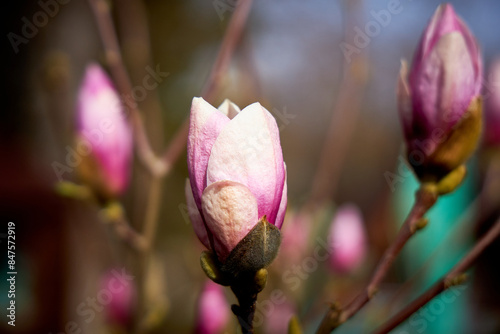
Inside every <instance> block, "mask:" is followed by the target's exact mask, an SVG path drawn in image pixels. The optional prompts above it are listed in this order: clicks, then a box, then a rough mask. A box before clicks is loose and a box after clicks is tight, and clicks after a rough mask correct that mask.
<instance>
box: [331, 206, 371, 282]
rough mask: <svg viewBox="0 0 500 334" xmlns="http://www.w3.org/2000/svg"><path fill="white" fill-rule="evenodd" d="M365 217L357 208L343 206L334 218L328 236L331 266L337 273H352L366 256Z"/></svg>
mask: <svg viewBox="0 0 500 334" xmlns="http://www.w3.org/2000/svg"><path fill="white" fill-rule="evenodd" d="M363 224H364V223H363V216H362V214H361V211H360V210H359V209H358V207H357V206H355V205H352V204H345V205H342V206H341V207H339V208H338V209H337V212H336V213H335V216H334V217H333V220H332V224H331V225H330V231H329V234H328V237H329V240H328V241H329V244H330V250H331V256H330V264H331V266H332V268H333V269H334V270H335V271H339V272H350V271H352V270H354V269H356V268H357V267H358V266H359V265H360V264H361V262H362V261H363V260H364V258H365V256H366V251H367V250H366V232H365V227H364V225H363Z"/></svg>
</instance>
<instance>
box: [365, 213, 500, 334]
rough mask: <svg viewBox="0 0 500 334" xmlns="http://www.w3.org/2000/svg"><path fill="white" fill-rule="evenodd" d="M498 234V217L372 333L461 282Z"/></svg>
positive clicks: (391, 326) (385, 330)
mask: <svg viewBox="0 0 500 334" xmlns="http://www.w3.org/2000/svg"><path fill="white" fill-rule="evenodd" d="M499 236H500V219H498V220H497V221H496V223H495V225H493V227H491V228H490V230H489V231H488V232H487V233H486V234H485V235H484V236H483V237H482V238H481V239H480V240H479V241H478V242H477V243H476V245H475V246H474V247H473V248H472V249H471V250H470V251H469V253H467V254H466V255H465V256H464V257H463V258H462V259H461V260H460V262H459V263H458V264H457V265H455V267H453V269H451V271H449V272H448V274H446V275H445V276H444V277H443V278H442V279H441V280H439V281H438V282H437V283H436V284H434V285H433V286H432V287H430V288H429V289H428V290H427V291H425V292H424V293H423V294H422V295H420V297H418V298H417V299H415V300H414V301H413V302H411V303H410V304H409V305H408V306H406V307H405V308H404V309H402V310H401V311H399V312H398V313H397V314H396V315H394V316H393V317H392V318H390V319H389V320H388V321H387V322H386V323H385V324H383V325H382V326H380V327H379V328H378V329H377V330H376V331H375V332H374V333H376V334H382V333H388V332H389V331H391V330H393V329H394V328H396V327H397V326H398V325H399V324H401V323H402V322H403V321H405V320H406V319H408V317H410V316H411V315H412V314H413V313H415V312H416V311H418V310H419V309H420V308H421V307H422V306H424V305H425V304H426V303H428V302H429V301H430V300H432V299H433V298H434V297H436V296H437V295H439V294H440V293H442V292H443V291H445V290H446V289H448V288H450V287H452V286H454V285H457V284H460V283H462V281H463V279H464V274H465V272H466V271H467V270H468V269H469V268H470V267H471V266H472V265H473V264H474V262H475V261H476V260H477V259H478V258H479V256H480V255H481V254H482V253H483V252H484V250H485V249H486V248H487V247H488V246H489V245H491V243H492V242H493V241H494V240H495V239H496V238H498V237H499Z"/></svg>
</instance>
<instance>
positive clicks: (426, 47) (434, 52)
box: [398, 4, 482, 157]
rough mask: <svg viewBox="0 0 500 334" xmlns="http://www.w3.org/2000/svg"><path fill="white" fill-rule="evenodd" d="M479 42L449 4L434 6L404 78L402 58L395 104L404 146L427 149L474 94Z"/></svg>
mask: <svg viewBox="0 0 500 334" xmlns="http://www.w3.org/2000/svg"><path fill="white" fill-rule="evenodd" d="M481 80H482V61H481V54H480V50H479V46H478V44H477V41H476V39H475V38H474V36H473V35H472V33H471V31H470V30H469V28H468V27H467V26H466V25H465V23H464V22H463V21H462V20H461V19H460V18H459V17H458V16H457V15H456V14H455V11H454V10H453V7H452V6H451V5H450V4H443V5H441V6H439V7H438V9H437V10H436V12H435V13H434V16H433V17H432V19H431V21H430V22H429V24H428V26H427V28H426V29H425V31H424V34H423V36H422V38H421V40H420V44H419V46H418V49H417V51H416V53H415V55H414V59H413V64H412V66H411V69H410V74H409V80H408V81H407V66H406V63H405V62H403V64H402V67H401V72H400V77H399V84H398V108H399V113H400V116H401V120H402V123H403V129H404V135H405V138H406V142H407V146H408V150H409V151H412V150H419V151H420V152H422V153H423V154H424V155H425V157H428V156H430V155H432V154H433V153H434V152H435V151H436V150H437V148H438V146H439V144H441V143H442V141H443V138H447V137H448V136H449V135H450V133H451V131H452V129H453V127H454V126H455V125H456V124H457V123H459V122H460V121H461V120H462V119H463V118H464V116H465V114H466V113H467V110H468V108H469V106H470V105H471V102H472V101H473V99H475V98H476V97H478V96H479V94H480V89H481Z"/></svg>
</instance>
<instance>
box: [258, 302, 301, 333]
mask: <svg viewBox="0 0 500 334" xmlns="http://www.w3.org/2000/svg"><path fill="white" fill-rule="evenodd" d="M269 310H270V311H268V313H266V314H264V315H265V316H266V322H265V325H264V326H265V333H268V334H287V333H288V323H289V322H290V319H291V318H292V317H293V315H294V314H295V313H296V310H295V307H294V306H293V305H292V304H291V303H290V302H289V301H285V302H284V303H279V304H275V305H274V307H273V308H270V309H269Z"/></svg>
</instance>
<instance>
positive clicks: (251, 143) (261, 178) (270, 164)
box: [207, 103, 285, 224]
mask: <svg viewBox="0 0 500 334" xmlns="http://www.w3.org/2000/svg"><path fill="white" fill-rule="evenodd" d="M221 180H232V181H236V182H239V183H242V184H244V185H245V186H247V187H248V188H249V189H250V191H251V192H252V194H253V195H254V196H255V198H256V199H257V203H258V209H259V218H260V217H262V216H264V215H266V216H267V219H268V221H269V222H270V223H271V224H274V223H275V221H276V216H277V214H278V209H279V205H280V202H281V198H282V193H283V185H284V180H285V171H284V167H283V155H282V152H281V145H280V140H279V132H278V126H277V125H276V121H275V119H274V118H273V116H272V115H271V114H270V113H269V112H268V111H267V110H266V109H265V108H264V107H262V106H261V105H260V104H259V103H254V104H252V105H250V106H248V107H246V108H245V109H243V110H242V111H241V112H240V113H239V114H238V115H236V116H235V117H234V119H232V120H231V122H229V124H228V125H227V126H225V127H224V129H223V130H222V131H221V132H220V134H219V137H218V138H217V140H216V141H215V143H214V145H213V147H212V153H211V155H210V159H209V162H208V171H207V185H210V184H212V183H214V182H217V181H221Z"/></svg>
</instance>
